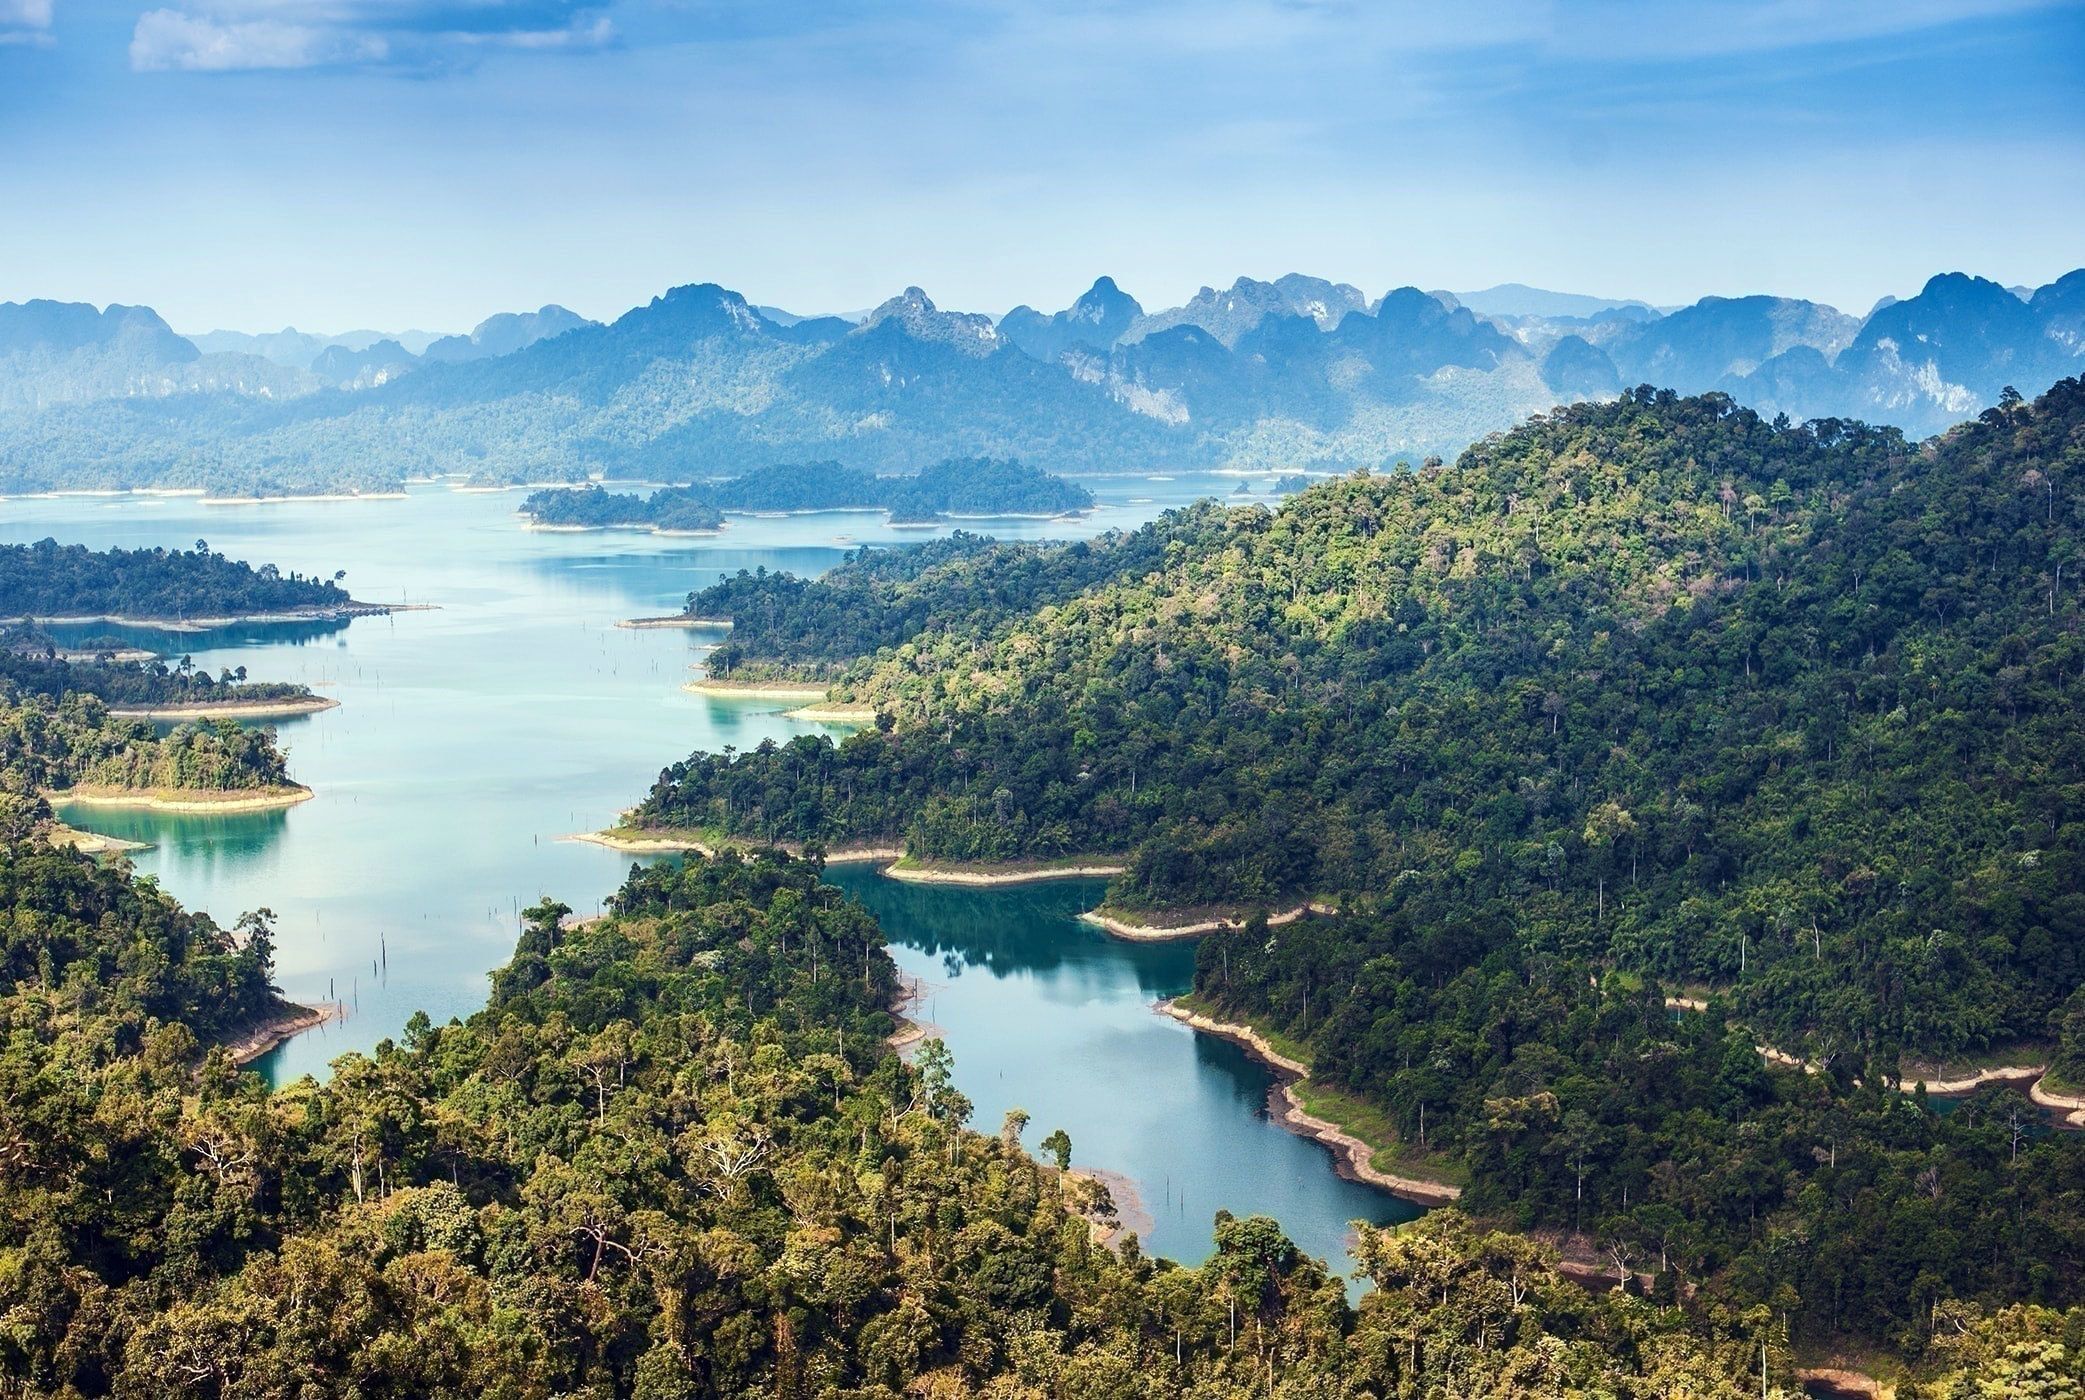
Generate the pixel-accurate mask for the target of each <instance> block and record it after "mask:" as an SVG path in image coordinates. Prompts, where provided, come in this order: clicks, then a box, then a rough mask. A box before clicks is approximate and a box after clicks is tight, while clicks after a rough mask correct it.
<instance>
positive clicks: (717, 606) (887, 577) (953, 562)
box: [688, 504, 1223, 679]
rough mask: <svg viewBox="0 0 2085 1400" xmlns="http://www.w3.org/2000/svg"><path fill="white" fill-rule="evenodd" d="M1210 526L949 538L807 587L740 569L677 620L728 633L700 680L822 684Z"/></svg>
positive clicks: (989, 622) (1132, 568)
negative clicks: (1027, 539)
mask: <svg viewBox="0 0 2085 1400" xmlns="http://www.w3.org/2000/svg"><path fill="white" fill-rule="evenodd" d="M1222 526H1223V512H1222V511H1221V510H1219V509H1217V508H1216V507H1214V506H1210V505H1206V504H1205V505H1197V506H1193V507H1190V508H1189V509H1186V510H1180V511H1173V512H1170V513H1169V514H1167V515H1166V516H1164V517H1163V518H1161V519H1160V520H1158V521H1155V522H1153V523H1152V524H1149V525H1146V526H1144V527H1142V528H1141V529H1138V530H1135V531H1132V532H1129V533H1123V532H1120V531H1114V532H1110V533H1108V534H1105V535H1102V536H1100V537H1099V538H1097V539H1093V540H1081V541H1079V542H1077V543H1074V544H1068V545H1055V544H1016V543H1001V542H999V541H996V540H993V539H991V538H989V537H987V536H981V535H973V534H970V533H969V532H967V531H963V530H958V531H956V532H955V533H953V534H951V535H949V536H947V537H945V538H942V539H936V540H930V541H928V542H926V543H924V544H920V545H916V546H911V547H908V548H903V549H869V548H863V549H858V550H856V551H855V552H854V553H852V554H850V555H849V556H848V557H847V559H846V560H845V561H844V562H842V563H841V564H839V565H838V566H836V567H835V568H833V569H832V570H830V571H829V572H827V573H825V574H823V575H821V576H820V577H819V578H817V579H801V578H798V577H796V576H795V575H794V574H787V573H770V572H768V571H767V570H766V569H765V568H762V569H760V570H758V571H754V572H748V571H747V570H744V569H741V570H739V571H738V573H736V574H732V575H726V576H725V577H723V578H721V579H719V580H718V581H717V582H716V583H714V584H711V585H710V586H709V587H708V588H704V589H699V590H697V591H696V592H694V593H690V594H689V595H688V612H689V613H690V614H691V615H693V616H695V617H702V618H713V619H714V618H724V619H729V620H730V622H731V624H732V626H731V633H730V635H729V636H728V637H726V638H725V640H724V642H723V644H722V645H721V646H719V647H718V648H717V649H716V651H715V652H713V653H712V654H711V656H710V658H709V669H710V672H711V674H713V675H726V676H743V677H749V676H753V675H770V676H776V677H781V678H788V679H811V678H821V679H822V678H825V677H828V676H834V675H837V674H839V673H840V672H841V671H843V670H845V669H846V668H847V667H848V666H849V665H850V664H852V663H853V662H855V661H857V660H859V659H860V658H862V657H864V656H873V655H875V654H876V653H878V652H880V651H883V650H885V649H887V648H892V647H896V646H899V645H901V644H903V643H904V642H906V641H908V640H910V639H911V638H913V637H917V636H920V635H923V634H928V633H960V634H963V635H967V636H972V637H978V636H982V635H983V634H984V633H985V632H987V631H989V630H990V629H991V628H993V627H995V626H998V625H1000V624H1002V623H1004V622H1005V621H1006V620H1007V618H1009V617H1012V616H1019V615H1022V614H1025V613H1028V612H1032V611H1033V610H1035V609H1036V608H1038V607H1042V606H1044V605H1046V604H1056V603H1063V602H1068V601H1069V600H1071V599H1072V598H1075V597H1077V596H1078V595H1079V594H1081V593H1083V592H1085V591H1086V590H1087V589H1088V588H1091V587H1092V586H1093V585H1095V584H1096V583H1101V582H1106V581H1110V580H1118V579H1135V578H1142V577H1143V576H1144V575H1145V574H1147V573H1149V572H1150V571H1152V570H1153V569H1156V568H1158V567H1159V566H1160V565H1161V564H1162V563H1163V562H1164V561H1165V558H1166V551H1167V548H1168V547H1169V546H1171V545H1174V544H1181V543H1186V542H1189V541H1192V540H1196V539H1198V538H1201V537H1203V536H1205V535H1209V534H1212V533H1213V532H1215V531H1218V530H1221V529H1222Z"/></svg>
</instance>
